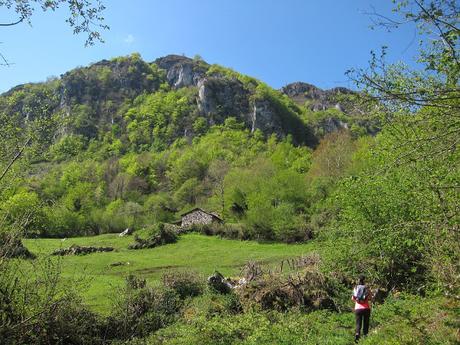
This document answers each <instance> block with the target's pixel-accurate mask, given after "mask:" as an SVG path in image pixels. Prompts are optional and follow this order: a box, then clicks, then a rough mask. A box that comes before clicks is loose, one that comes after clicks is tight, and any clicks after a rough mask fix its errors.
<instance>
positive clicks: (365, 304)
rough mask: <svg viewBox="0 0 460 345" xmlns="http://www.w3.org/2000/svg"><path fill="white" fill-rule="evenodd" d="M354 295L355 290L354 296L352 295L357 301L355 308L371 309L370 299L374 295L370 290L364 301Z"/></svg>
mask: <svg viewBox="0 0 460 345" xmlns="http://www.w3.org/2000/svg"><path fill="white" fill-rule="evenodd" d="M354 295H355V291H353V296H351V299H352V300H353V301H355V310H362V309H371V304H370V299H371V298H372V295H371V291H370V290H369V295H368V296H367V298H366V299H365V300H364V301H358V300H357V299H356V298H355V296H354Z"/></svg>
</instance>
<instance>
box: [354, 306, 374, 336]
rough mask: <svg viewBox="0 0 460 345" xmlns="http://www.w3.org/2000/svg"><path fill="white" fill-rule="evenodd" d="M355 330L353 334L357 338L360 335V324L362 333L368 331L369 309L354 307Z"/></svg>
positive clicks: (364, 333)
mask: <svg viewBox="0 0 460 345" xmlns="http://www.w3.org/2000/svg"><path fill="white" fill-rule="evenodd" d="M355 315H356V332H355V335H356V336H357V337H358V338H359V337H360V336H361V326H362V327H363V335H367V332H368V331H369V318H370V317H371V310H370V309H356V310H355Z"/></svg>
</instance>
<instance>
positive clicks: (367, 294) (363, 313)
mask: <svg viewBox="0 0 460 345" xmlns="http://www.w3.org/2000/svg"><path fill="white" fill-rule="evenodd" d="M364 280H365V278H364V276H363V275H360V276H359V279H358V285H357V286H356V287H355V288H354V289H353V296H352V297H351V299H352V300H353V301H355V316H356V332H355V343H357V342H358V341H359V338H360V337H361V326H362V328H363V335H367V332H368V331H369V318H370V316H371V305H370V301H371V299H372V293H371V290H370V289H369V288H368V287H367V286H366V285H365V282H364Z"/></svg>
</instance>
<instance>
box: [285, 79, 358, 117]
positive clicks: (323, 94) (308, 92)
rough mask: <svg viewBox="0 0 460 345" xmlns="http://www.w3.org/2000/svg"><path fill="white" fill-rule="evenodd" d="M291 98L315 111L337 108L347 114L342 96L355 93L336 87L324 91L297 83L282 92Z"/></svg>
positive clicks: (286, 87)
mask: <svg viewBox="0 0 460 345" xmlns="http://www.w3.org/2000/svg"><path fill="white" fill-rule="evenodd" d="M280 91H281V92H282V93H284V94H285V95H287V96H289V97H290V98H291V99H292V100H294V101H295V102H296V103H297V104H300V105H304V104H307V105H308V107H309V108H310V109H311V110H313V111H319V110H327V109H330V108H335V109H337V110H340V111H342V112H346V111H347V109H346V106H345V105H344V104H342V103H341V102H340V96H341V95H351V94H353V93H354V92H353V91H352V90H350V89H347V88H345V87H336V88H333V89H329V90H322V89H320V88H318V87H316V86H314V85H311V84H307V83H302V82H296V83H292V84H288V85H286V86H284V87H283V88H281V90H280Z"/></svg>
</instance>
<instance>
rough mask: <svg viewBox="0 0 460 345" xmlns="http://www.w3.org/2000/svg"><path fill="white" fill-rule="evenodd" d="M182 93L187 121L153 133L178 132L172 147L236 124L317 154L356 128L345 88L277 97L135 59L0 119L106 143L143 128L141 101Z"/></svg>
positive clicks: (10, 103)
mask: <svg viewBox="0 0 460 345" xmlns="http://www.w3.org/2000/svg"><path fill="white" fill-rule="evenodd" d="M175 92H176V93H177V99H176V101H177V100H178V99H182V98H184V100H185V103H187V109H186V110H184V113H183V114H181V116H180V119H178V118H170V116H169V115H168V114H166V115H164V116H163V115H162V116H163V117H166V118H165V119H163V120H161V121H162V122H163V123H162V124H159V123H156V124H155V123H149V126H153V128H155V126H159V127H161V126H163V127H165V126H171V128H173V129H171V131H169V132H168V133H167V134H165V135H166V136H168V138H166V143H171V142H172V141H173V140H175V139H177V138H178V137H180V136H188V137H193V136H195V135H197V134H198V132H199V130H197V127H200V126H198V125H197V121H198V122H199V123H200V124H201V125H202V126H201V127H203V126H204V127H205V128H208V127H210V126H213V125H216V124H222V123H223V122H224V121H225V119H226V118H228V117H234V118H236V120H237V121H238V122H242V123H244V125H245V126H246V127H247V128H248V129H249V130H250V131H251V132H254V131H256V130H260V131H261V132H262V133H263V134H264V135H266V136H269V135H271V134H275V135H277V136H278V137H285V136H287V135H291V136H292V137H293V140H294V142H295V143H297V144H306V145H308V146H314V145H316V144H317V142H318V140H319V139H320V137H321V136H322V135H324V134H325V133H328V132H331V131H335V130H339V129H343V128H349V127H350V126H349V122H350V121H355V119H354V118H353V114H352V113H351V112H350V110H349V109H347V107H346V106H345V105H344V103H343V102H342V101H340V98H341V97H342V98H343V97H344V96H345V97H346V96H348V95H351V94H353V92H352V91H350V90H348V89H346V88H334V89H331V90H321V89H319V88H317V87H315V86H314V85H310V84H307V83H301V82H297V83H293V84H289V85H286V86H285V87H283V88H282V89H281V90H280V91H277V90H274V89H272V88H270V87H269V86H267V85H266V84H264V83H263V82H261V81H259V80H256V79H254V78H251V77H248V76H244V75H241V74H240V73H238V72H235V71H233V70H230V69H228V68H225V67H222V66H218V65H210V64H208V63H206V62H205V61H203V60H201V59H191V58H188V57H185V56H179V55H168V56H165V57H162V58H158V59H156V60H155V61H154V62H152V63H148V62H145V61H143V60H142V59H141V57H140V56H139V55H138V54H132V55H131V56H128V57H120V58H115V59H112V60H103V61H100V62H97V63H94V64H92V65H90V66H88V67H80V68H76V69H74V70H71V71H69V72H67V73H65V74H63V75H61V76H60V78H56V79H53V80H49V81H47V82H44V83H37V84H25V85H20V86H17V87H15V88H13V89H11V90H10V91H8V92H6V93H4V94H3V95H1V96H0V111H2V112H3V113H5V114H9V115H10V116H13V117H14V118H15V119H16V121H17V122H18V123H20V125H21V126H23V125H24V124H25V123H27V122H28V121H29V122H30V121H31V120H33V119H35V118H41V117H52V116H55V115H57V116H58V117H59V118H61V119H62V121H61V122H62V123H61V124H60V126H59V133H60V136H62V135H64V134H76V135H82V136H83V137H85V138H87V139H92V138H99V139H100V138H102V137H103V136H104V133H106V132H109V131H112V130H113V126H114V125H116V126H118V127H117V128H118V131H119V133H120V135H123V133H126V131H127V129H128V128H129V126H134V124H133V121H137V124H138V123H139V121H142V119H141V118H139V116H137V117H136V116H134V115H133V113H136V114H137V115H139V111H140V109H139V106H140V104H141V103H142V100H141V99H140V98H142V97H145V95H151V94H162V95H164V94H166V93H175ZM158 97H160V96H158ZM158 102H159V103H164V100H158ZM136 105H137V106H136ZM133 108H135V109H134V110H131V115H129V116H127V113H128V112H129V110H130V109H133ZM142 109H143V112H144V113H142V114H141V115H142V116H141V117H143V118H145V117H149V115H150V114H148V113H149V108H148V106H146V107H142ZM329 110H333V111H332V112H329V113H327V114H322V115H321V116H320V119H319V120H318V118H315V116H312V115H311V114H312V113H315V112H319V113H321V112H323V113H324V112H328V111H329ZM334 111H336V112H334ZM309 114H310V115H309ZM134 117H136V118H135V119H134ZM155 121H156V122H158V119H157V120H155ZM155 121H153V122H155ZM355 122H356V121H355ZM194 124H195V126H194ZM201 127H200V128H201ZM364 127H365V126H364ZM159 130H160V129H159Z"/></svg>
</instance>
